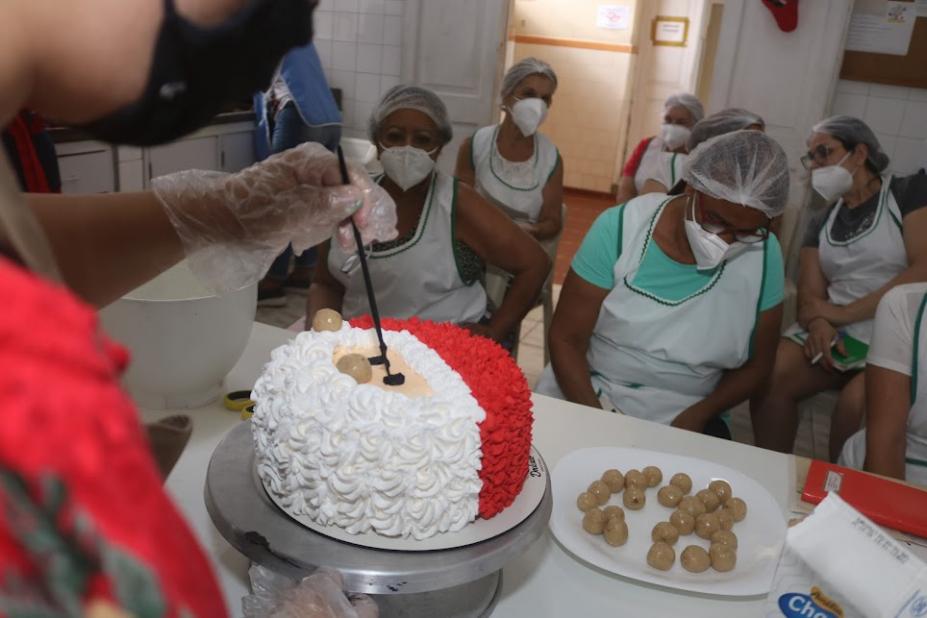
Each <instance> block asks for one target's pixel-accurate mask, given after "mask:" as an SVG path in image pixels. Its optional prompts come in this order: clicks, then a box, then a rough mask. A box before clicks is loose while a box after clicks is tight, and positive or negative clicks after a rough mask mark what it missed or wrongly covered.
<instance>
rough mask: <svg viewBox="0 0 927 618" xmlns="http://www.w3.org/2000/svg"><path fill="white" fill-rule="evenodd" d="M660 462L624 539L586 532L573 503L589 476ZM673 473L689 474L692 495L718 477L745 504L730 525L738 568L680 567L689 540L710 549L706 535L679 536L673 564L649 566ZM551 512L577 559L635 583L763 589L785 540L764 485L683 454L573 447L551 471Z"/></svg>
mask: <svg viewBox="0 0 927 618" xmlns="http://www.w3.org/2000/svg"><path fill="white" fill-rule="evenodd" d="M645 466H657V467H658V468H660V470H661V471H662V472H663V482H662V483H661V484H660V485H659V486H657V487H654V488H652V489H648V490H647V502H646V505H645V506H644V508H643V509H641V510H640V511H631V510H628V509H625V521H627V523H628V529H629V535H628V542H627V543H626V544H625V545H623V546H622V547H611V546H610V545H608V544H607V543H606V542H605V538H604V537H602V536H601V535H600V536H593V535H591V534H589V533H587V532H586V531H585V530H583V523H582V522H583V514H582V513H581V512H580V511H579V509H578V508H577V507H576V498H577V496H579V494H580V493H581V492H583V491H585V490H586V488H587V487H588V486H589V484H590V483H591V482H592V481H595V480H596V479H598V478H600V477H601V476H602V473H603V472H605V471H606V470H608V469H609V468H617V469H618V470H621V472H622V473H624V472H626V471H628V470H630V469H631V468H637V469H638V470H640V469H643V468H644V467H645ZM677 472H685V473H686V474H688V475H689V476H690V477H692V494H694V493H695V492H697V491H698V490H700V489H704V488H705V487H707V486H708V483H709V482H711V481H713V480H715V479H723V480H725V481H727V482H728V483H730V484H731V487H732V488H733V492H734V495H735V496H737V497H739V498H742V499H743V500H744V501H745V502H746V503H747V517H746V518H745V519H744V520H743V521H741V522H739V523H736V524H734V529H733V532H734V534H736V535H737V541H738V549H737V567H736V568H735V569H734V570H733V571H729V572H727V573H719V572H718V571H715V570H713V569H708V570H707V571H705V572H704V573H690V572H688V571H686V570H685V569H683V568H682V565H680V563H679V556H680V554H682V550H683V549H685V548H686V547H687V546H688V545H700V546H702V547H704V548H705V549H708V545H709V543H708V541H706V540H704V539H701V538H699V537H698V536H696V535H695V534H690V535H687V536H680V537H679V541H678V542H677V543H676V545H675V547H674V549H675V550H676V563H675V564H674V565H673V568H672V569H670V570H669V571H659V570H657V569H654V568H653V567H651V566H650V565H648V564H647V551H648V550H649V549H650V546H651V545H652V544H653V542H652V541H651V539H650V532H651V530H653V527H654V526H655V525H656V524H657V523H658V522H661V521H668V520H669V516H670V515H671V514H672V512H673V509H670V508H667V507H664V506H662V505H661V504H660V503H659V502H658V501H657V490H658V489H659V488H660V487H662V486H663V485H665V484H666V483H668V482H669V479H670V478H671V477H672V476H673V475H674V474H676V473H677ZM551 482H552V484H553V492H554V496H553V497H554V510H553V514H552V515H551V518H550V528H551V531H552V532H553V533H554V536H555V537H557V540H558V541H560V543H561V545H563V546H564V547H565V548H566V549H568V550H569V551H570V552H572V553H573V554H574V555H575V556H577V557H578V558H580V559H582V560H584V561H586V562H588V563H590V564H593V565H595V566H597V567H599V568H602V569H605V570H606V571H610V572H612V573H616V574H618V575H623V576H625V577H630V578H631V579H637V580H640V581H644V582H648V583H651V584H656V585H658V586H666V587H668V588H678V589H680V590H690V591H693V592H701V593H705V594H716V595H724V596H757V595H765V594H767V593H768V592H769V590H770V588H771V587H772V580H773V576H774V574H775V570H776V564H777V563H778V561H779V554H780V552H781V550H782V543H783V541H784V539H785V530H786V524H785V518H784V517H783V515H782V511H781V509H780V508H779V504H778V503H777V502H776V500H775V499H774V498H773V497H772V495H770V493H769V492H768V491H766V489H765V488H763V487H762V486H761V485H760V484H759V483H757V482H756V481H754V480H753V479H751V478H750V477H748V476H745V475H744V474H741V473H740V472H737V471H736V470H732V469H730V468H728V467H726V466H722V465H720V464H716V463H712V462H708V461H704V460H701V459H694V458H692V457H682V456H680V455H672V454H669V453H660V452H656V451H645V450H640V449H632V448H609V447H603V448H587V449H581V450H577V451H573V452H572V453H570V454H569V455H567V456H566V457H564V458H563V459H561V460H560V462H559V463H558V464H557V467H556V469H555V470H554V472H553V474H552V475H551ZM609 504H617V505H618V506H623V505H622V504H621V494H614V495H612V498H611V500H610V501H609Z"/></svg>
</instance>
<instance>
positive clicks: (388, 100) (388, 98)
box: [367, 84, 454, 144]
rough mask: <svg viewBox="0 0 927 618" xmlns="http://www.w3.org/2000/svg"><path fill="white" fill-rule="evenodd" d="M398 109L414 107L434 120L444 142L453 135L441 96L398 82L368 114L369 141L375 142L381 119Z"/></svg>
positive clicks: (449, 139)
mask: <svg viewBox="0 0 927 618" xmlns="http://www.w3.org/2000/svg"><path fill="white" fill-rule="evenodd" d="M400 109H414V110H417V111H420V112H422V113H423V114H425V115H426V116H428V117H429V118H431V119H432V120H434V121H435V124H436V125H437V126H438V133H439V134H440V135H441V139H442V140H444V143H445V144H446V143H448V142H449V141H451V138H452V137H453V136H454V131H453V130H452V129H451V121H450V119H449V118H448V116H447V106H445V105H444V101H442V100H441V97H439V96H438V95H437V94H435V93H434V92H432V91H431V90H428V89H427V88H422V87H420V86H406V85H403V84H400V85H398V86H393V87H392V88H390V89H389V90H387V91H386V94H384V95H383V98H381V99H380V102H379V103H377V106H376V107H375V108H374V109H373V113H372V114H371V115H370V122H369V123H368V125H367V135H368V137H369V138H370V141H371V142H373V143H374V144H376V143H377V134H378V133H379V132H380V124H381V123H382V122H383V120H384V119H385V118H386V117H387V116H389V115H390V114H392V113H393V112H395V111H397V110H400Z"/></svg>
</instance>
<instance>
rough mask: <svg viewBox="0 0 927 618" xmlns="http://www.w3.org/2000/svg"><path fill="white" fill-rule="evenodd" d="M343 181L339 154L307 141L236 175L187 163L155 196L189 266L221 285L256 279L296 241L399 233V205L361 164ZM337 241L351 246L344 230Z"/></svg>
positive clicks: (296, 246)
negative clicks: (353, 227) (354, 232)
mask: <svg viewBox="0 0 927 618" xmlns="http://www.w3.org/2000/svg"><path fill="white" fill-rule="evenodd" d="M350 178H351V184H350V185H342V184H341V175H340V173H339V172H338V162H337V158H336V157H335V155H333V154H332V153H330V152H329V151H328V150H326V149H325V148H324V147H323V146H321V145H320V144H315V143H307V144H303V145H301V146H297V147H296V148H293V149H291V150H288V151H286V152H282V153H280V154H277V155H274V156H272V157H270V158H269V159H267V160H265V161H262V162H260V163H257V164H255V165H252V166H251V167H249V168H247V169H245V170H242V171H241V172H238V173H236V174H225V173H222V172H210V171H201V170H190V171H185V172H178V173H175V174H170V175H168V176H163V177H161V178H156V179H155V180H154V181H152V188H153V189H154V192H155V195H157V197H158V199H159V200H160V201H161V203H162V204H163V206H164V208H165V211H166V212H167V215H168V217H169V218H170V221H171V223H172V224H173V226H174V229H175V230H176V231H177V235H178V236H179V237H180V240H181V243H182V244H183V247H184V251H185V253H186V255H187V260H188V262H189V264H190V268H191V269H192V270H193V272H194V273H196V275H197V276H198V277H199V278H200V280H201V281H202V282H203V283H204V284H205V285H207V286H208V287H210V288H211V289H213V290H214V291H216V292H219V293H222V292H226V291H230V290H235V289H239V288H241V287H244V286H246V285H249V284H251V283H254V282H255V281H257V280H258V279H259V278H260V277H261V276H263V275H264V273H266V272H267V269H268V268H269V267H270V265H271V263H272V262H273V260H274V259H275V258H276V257H277V256H278V255H279V254H280V253H281V252H282V251H283V250H284V249H285V248H286V246H287V245H288V244H292V245H293V250H294V251H295V252H296V253H301V252H302V251H304V250H305V249H307V248H309V247H312V246H314V245H317V244H319V243H321V242H323V241H325V240H327V239H328V238H330V237H331V236H332V235H333V234H335V233H336V231H338V230H339V228H341V229H342V230H344V229H347V230H350V224H347V225H345V222H346V220H348V219H349V218H351V217H352V216H353V219H354V221H355V223H356V224H357V225H358V227H359V228H360V230H361V234H362V237H363V240H364V243H365V244H367V243H370V242H373V241H374V240H380V241H384V240H391V239H393V238H395V237H396V206H395V204H394V203H393V200H392V199H391V198H390V197H389V195H388V194H387V193H386V192H385V191H384V190H383V189H382V188H381V187H379V186H377V185H375V184H374V183H373V182H372V181H371V180H370V178H369V176H367V174H366V172H364V171H363V170H361V169H357V168H354V167H353V166H351V167H350ZM338 241H339V242H340V243H342V244H343V245H344V246H345V248H347V249H351V248H352V247H353V245H354V243H353V238H352V237H351V236H350V235H349V234H346V233H345V232H344V231H340V232H339V233H338Z"/></svg>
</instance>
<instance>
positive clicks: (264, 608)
mask: <svg viewBox="0 0 927 618" xmlns="http://www.w3.org/2000/svg"><path fill="white" fill-rule="evenodd" d="M249 574H250V576H251V588H252V589H253V590H254V592H253V593H252V594H251V595H249V596H247V597H245V598H244V599H243V600H242V611H243V613H244V616H245V618H377V616H379V610H378V609H377V606H376V603H374V602H373V600H372V599H371V598H370V597H368V596H366V595H357V596H352V597H351V599H350V600H349V599H348V598H347V597H346V596H345V593H344V592H343V590H342V588H341V586H342V580H341V574H340V573H338V572H337V571H334V570H332V569H325V568H322V569H318V570H317V571H316V572H315V573H313V574H312V575H310V576H309V577H306V578H305V579H303V580H302V581H301V582H299V583H295V582H293V581H292V580H290V579H289V578H286V577H283V576H281V575H277V574H275V573H273V572H271V571H269V570H267V569H265V568H264V567H261V566H256V565H252V567H251V568H250V569H249Z"/></svg>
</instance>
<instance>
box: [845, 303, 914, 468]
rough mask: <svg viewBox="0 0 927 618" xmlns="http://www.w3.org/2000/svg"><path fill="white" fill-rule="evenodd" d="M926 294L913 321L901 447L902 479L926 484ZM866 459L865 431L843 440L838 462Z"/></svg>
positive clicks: (857, 464)
mask: <svg viewBox="0 0 927 618" xmlns="http://www.w3.org/2000/svg"><path fill="white" fill-rule="evenodd" d="M925 307H927V294H925V295H924V300H922V301H921V306H920V309H919V310H918V312H917V319H916V320H915V322H914V324H915V327H914V346H913V351H914V353H913V354H912V359H911V411H910V412H908V428H907V440H906V443H907V444H906V449H905V480H907V481H908V482H909V483H915V484H917V485H924V486H927V312H925V311H924V309H925ZM865 461H866V430H865V429H863V430H862V431H858V432H856V433H855V434H853V436H851V437H850V439H849V440H847V443H846V444H845V445H844V446H843V451H842V452H841V453H840V465H843V466H847V467H850V468H857V469H859V470H862V469H863V465H864V464H865Z"/></svg>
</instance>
